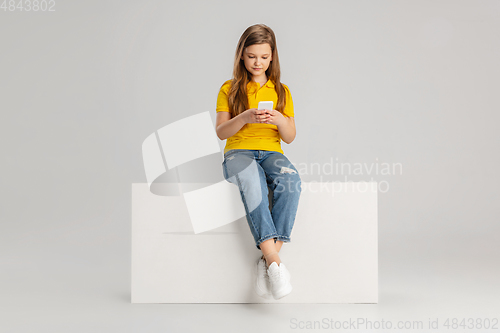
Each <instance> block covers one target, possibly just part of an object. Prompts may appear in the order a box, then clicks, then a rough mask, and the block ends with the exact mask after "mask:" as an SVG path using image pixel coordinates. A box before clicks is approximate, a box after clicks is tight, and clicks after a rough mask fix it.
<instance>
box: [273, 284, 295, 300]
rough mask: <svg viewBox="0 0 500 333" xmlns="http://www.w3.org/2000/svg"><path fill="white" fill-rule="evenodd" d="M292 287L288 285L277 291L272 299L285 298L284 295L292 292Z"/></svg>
mask: <svg viewBox="0 0 500 333" xmlns="http://www.w3.org/2000/svg"><path fill="white" fill-rule="evenodd" d="M292 289H293V288H292V285H291V284H290V283H289V284H288V285H286V286H285V287H284V288H282V289H280V290H278V291H277V292H276V293H274V294H273V297H274V299H280V298H283V297H285V296H286V295H288V294H290V293H291V292H292Z"/></svg>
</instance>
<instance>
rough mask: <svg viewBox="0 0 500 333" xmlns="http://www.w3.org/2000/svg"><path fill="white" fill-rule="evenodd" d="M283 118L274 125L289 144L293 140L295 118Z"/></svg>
mask: <svg viewBox="0 0 500 333" xmlns="http://www.w3.org/2000/svg"><path fill="white" fill-rule="evenodd" d="M276 112H277V111H276ZM283 118H284V119H283V121H281V122H279V123H278V124H277V125H276V126H278V132H279V133H280V136H281V139H282V140H283V141H284V142H286V143H287V144H290V143H292V141H293V140H295V134H296V130H295V120H294V119H293V117H283Z"/></svg>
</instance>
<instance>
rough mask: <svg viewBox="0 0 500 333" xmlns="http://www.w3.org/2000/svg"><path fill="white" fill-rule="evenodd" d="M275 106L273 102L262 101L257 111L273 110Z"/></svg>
mask: <svg viewBox="0 0 500 333" xmlns="http://www.w3.org/2000/svg"><path fill="white" fill-rule="evenodd" d="M273 105H274V103H273V101H260V102H259V106H258V107H257V110H272V109H273Z"/></svg>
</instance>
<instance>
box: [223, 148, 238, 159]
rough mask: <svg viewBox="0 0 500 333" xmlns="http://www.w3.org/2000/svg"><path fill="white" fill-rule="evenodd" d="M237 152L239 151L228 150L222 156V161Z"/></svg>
mask: <svg viewBox="0 0 500 333" xmlns="http://www.w3.org/2000/svg"><path fill="white" fill-rule="evenodd" d="M238 151H239V149H231V150H228V151H227V152H226V153H225V154H224V159H226V158H227V157H228V156H231V155H233V154H236V153H237V152H238Z"/></svg>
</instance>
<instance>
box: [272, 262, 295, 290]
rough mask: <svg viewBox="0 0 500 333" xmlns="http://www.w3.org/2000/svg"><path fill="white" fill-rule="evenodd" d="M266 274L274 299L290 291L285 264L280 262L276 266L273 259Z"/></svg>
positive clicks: (288, 274)
mask: <svg viewBox="0 0 500 333" xmlns="http://www.w3.org/2000/svg"><path fill="white" fill-rule="evenodd" d="M267 275H268V276H269V283H270V285H271V293H272V294H273V297H274V299H280V298H282V297H285V296H286V295H288V294H289V293H291V292H292V285H291V284H290V272H289V271H288V269H286V267H285V264H283V263H280V265H279V266H278V264H277V263H276V261H273V262H272V263H271V265H269V268H268V269H267Z"/></svg>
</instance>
